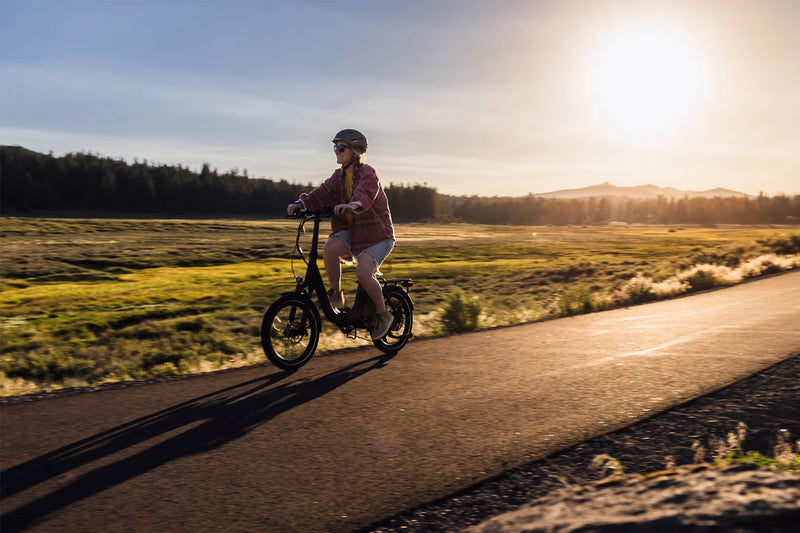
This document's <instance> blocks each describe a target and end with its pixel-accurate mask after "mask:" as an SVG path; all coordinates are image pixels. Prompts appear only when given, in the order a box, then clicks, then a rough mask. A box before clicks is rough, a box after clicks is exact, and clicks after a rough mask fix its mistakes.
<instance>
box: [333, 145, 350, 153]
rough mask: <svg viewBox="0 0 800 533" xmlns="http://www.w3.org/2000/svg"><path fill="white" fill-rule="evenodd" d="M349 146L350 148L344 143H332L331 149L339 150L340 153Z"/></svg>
mask: <svg viewBox="0 0 800 533" xmlns="http://www.w3.org/2000/svg"><path fill="white" fill-rule="evenodd" d="M349 148H350V147H349V146H347V145H346V144H334V145H333V151H334V152H339V153H340V154H341V153H342V152H344V151H345V150H348V149H349Z"/></svg>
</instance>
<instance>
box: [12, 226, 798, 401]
mask: <svg viewBox="0 0 800 533" xmlns="http://www.w3.org/2000/svg"><path fill="white" fill-rule="evenodd" d="M295 228H296V223H295V222H292V221H284V220H278V221H242V220H221V221H219V220H214V221H211V220H197V221H189V220H99V219H96V220H89V219H86V220H79V219H26V218H7V217H6V218H2V219H0V230H1V231H0V238H2V241H1V242H2V246H3V256H2V262H0V275H2V279H1V280H0V288H2V293H0V332H2V337H1V340H0V372H2V375H0V393H1V394H3V395H8V394H17V393H21V392H28V391H33V390H37V389H41V388H57V387H63V386H71V385H82V384H95V383H102V382H106V381H118V380H128V379H142V378H146V377H152V376H158V375H169V374H178V373H186V372H198V371H208V370H213V369H217V368H225V367H229V366H238V365H245V364H252V363H254V362H260V361H262V360H263V355H262V354H261V351H260V347H259V345H258V330H259V323H260V319H261V313H262V312H263V311H264V309H265V308H266V307H267V306H268V305H269V303H271V302H272V301H273V300H274V299H275V298H276V297H277V296H278V295H279V294H280V293H281V292H284V291H287V290H291V289H292V288H293V286H294V282H293V277H294V274H295V273H302V272H303V270H304V265H303V264H302V263H301V262H299V261H295V262H294V263H292V261H291V259H290V257H291V253H290V252H291V249H292V246H293V244H294V235H295ZM671 230H672V231H671ZM397 233H398V244H397V246H396V248H395V250H394V251H393V253H392V254H391V256H390V258H389V261H388V262H387V264H385V266H384V267H383V268H382V270H383V271H384V274H385V276H386V277H387V278H391V277H413V278H414V279H415V282H416V285H415V287H414V289H413V290H412V296H413V298H414V300H415V304H416V310H415V328H414V333H415V335H417V336H426V335H438V334H441V333H442V332H443V327H442V317H443V316H444V314H445V312H446V310H447V302H448V301H450V300H451V298H452V295H453V294H455V293H457V292H458V291H461V292H462V293H463V295H464V298H465V299H468V300H471V299H473V297H475V296H478V295H479V296H480V298H481V300H480V303H481V309H482V312H481V314H480V316H479V319H478V322H477V325H476V326H475V327H491V326H498V325H508V324H516V323H519V322H525V321H531V320H538V319H543V318H548V317H553V316H563V315H568V314H576V313H585V312H590V311H594V310H599V309H606V308H609V307H613V306H616V305H625V304H629V303H636V302H639V301H648V300H652V299H658V298H663V297H668V296H671V295H675V294H679V293H681V292H685V291H689V290H700V289H703V288H708V287H713V286H718V285H725V284H728V283H735V282H738V281H740V280H742V279H746V278H749V277H753V276H756V275H760V274H763V273H768V272H774V271H777V270H781V269H787V268H797V267H798V266H799V265H800V264H799V263H798V252H800V232H798V230H797V229H792V228H771V227H770V228H767V227H764V228H749V227H748V228H741V227H736V228H734V227H730V228H713V229H712V228H682V229H680V230H676V229H675V228H667V227H650V226H646V227H645V226H642V227H578V228H567V227H563V228H550V227H547V228H543V227H541V228H532V227H520V226H477V225H467V224H450V225H446V224H440V225H431V224H408V225H399V226H398V227H397ZM308 241H309V236H308V235H306V236H305V237H304V241H303V246H304V248H308V245H309V244H308ZM345 280H346V283H345V290H346V291H348V292H350V293H352V291H354V288H355V287H354V284H355V276H354V273H353V272H350V271H347V270H346V271H345ZM350 342H351V341H348V340H347V339H345V338H344V336H342V335H340V334H338V333H337V332H335V331H334V330H333V328H332V327H330V326H328V327H326V329H325V330H324V332H323V339H322V341H321V345H320V349H321V350H329V349H333V348H338V347H342V346H345V345H351V344H350Z"/></svg>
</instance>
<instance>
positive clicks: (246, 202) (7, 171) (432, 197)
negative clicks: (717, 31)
mask: <svg viewBox="0 0 800 533" xmlns="http://www.w3.org/2000/svg"><path fill="white" fill-rule="evenodd" d="M314 186H315V184H312V183H307V184H300V183H292V182H289V181H287V180H279V181H274V180H270V179H263V178H251V177H249V176H248V175H247V171H243V172H240V171H239V170H237V169H233V170H230V171H228V172H225V173H219V172H218V171H217V170H216V169H212V168H211V167H210V166H209V165H208V164H206V165H203V167H202V169H201V170H200V171H199V172H197V171H193V170H191V169H189V168H188V167H184V166H182V165H177V166H174V165H172V166H170V165H156V164H152V163H149V162H147V161H134V162H133V163H128V162H125V161H123V160H121V159H114V158H109V157H102V156H99V155H94V154H86V153H73V154H67V155H64V156H61V157H54V156H53V155H46V154H40V153H37V152H33V151H30V150H27V149H25V148H22V147H19V146H2V147H0V210H2V212H3V214H9V213H15V214H36V213H58V212H61V213H67V212H82V213H99V214H107V213H119V214H136V215H140V216H243V217H257V218H259V217H276V216H281V214H282V213H283V212H284V209H285V207H286V204H288V203H289V202H291V201H293V200H295V199H296V198H297V197H298V196H299V194H300V193H301V192H306V191H309V190H310V189H312V188H313V187H314ZM386 194H387V196H388V197H389V201H390V205H391V208H392V214H393V216H394V218H395V219H396V220H397V221H401V222H408V221H420V220H446V221H447V220H449V221H464V222H470V223H483V224H529V225H547V224H553V225H568V224H573V225H584V224H608V223H612V222H626V223H657V224H774V223H778V224H798V223H800V195H795V196H792V197H790V196H786V195H778V196H773V197H770V196H766V195H763V194H762V195H760V196H758V197H756V198H735V197H724V198H689V197H684V198H669V199H668V198H665V197H658V198H654V199H630V198H624V197H590V198H580V199H561V198H539V197H536V196H533V195H528V196H524V197H492V198H486V197H478V196H469V197H468V196H448V195H443V194H439V193H438V191H437V190H436V189H435V188H433V187H429V186H428V185H405V184H395V183H390V184H389V185H388V186H387V187H386Z"/></svg>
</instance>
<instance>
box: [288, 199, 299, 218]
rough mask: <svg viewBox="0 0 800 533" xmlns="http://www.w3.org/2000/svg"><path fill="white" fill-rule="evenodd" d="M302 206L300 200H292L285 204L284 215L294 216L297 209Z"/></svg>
mask: <svg viewBox="0 0 800 533" xmlns="http://www.w3.org/2000/svg"><path fill="white" fill-rule="evenodd" d="M302 208H303V204H301V203H300V202H292V203H290V204H289V205H288V206H286V216H289V217H291V216H294V215H295V213H297V212H298V211H299V210H301V209H302Z"/></svg>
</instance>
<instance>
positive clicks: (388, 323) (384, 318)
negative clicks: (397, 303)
mask: <svg viewBox="0 0 800 533" xmlns="http://www.w3.org/2000/svg"><path fill="white" fill-rule="evenodd" d="M392 322H394V316H392V312H391V311H384V312H383V313H378V321H377V322H376V323H375V327H373V328H372V340H374V341H377V340H380V339H382V338H384V337H385V336H386V334H387V333H389V330H390V329H391V327H392Z"/></svg>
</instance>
